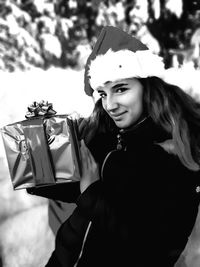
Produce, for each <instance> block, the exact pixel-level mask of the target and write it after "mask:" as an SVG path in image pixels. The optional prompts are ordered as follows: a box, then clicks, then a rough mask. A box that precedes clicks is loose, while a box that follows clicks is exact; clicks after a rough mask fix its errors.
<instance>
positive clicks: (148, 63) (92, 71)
mask: <svg viewBox="0 0 200 267" xmlns="http://www.w3.org/2000/svg"><path fill="white" fill-rule="evenodd" d="M151 76H156V77H159V78H163V77H164V63H163V61H162V58H161V57H159V56H158V55H156V54H153V53H152V52H151V51H150V50H138V51H136V52H132V51H130V50H120V51H116V52H114V51H112V50H111V49H109V50H108V51H107V52H106V54H104V55H98V56H97V57H96V58H95V59H94V60H92V61H91V63H90V66H89V71H88V78H89V82H90V86H91V87H92V88H93V89H94V90H95V89H97V88H98V87H99V86H103V85H104V84H105V82H108V81H112V82H113V81H117V80H121V79H127V78H147V77H151Z"/></svg>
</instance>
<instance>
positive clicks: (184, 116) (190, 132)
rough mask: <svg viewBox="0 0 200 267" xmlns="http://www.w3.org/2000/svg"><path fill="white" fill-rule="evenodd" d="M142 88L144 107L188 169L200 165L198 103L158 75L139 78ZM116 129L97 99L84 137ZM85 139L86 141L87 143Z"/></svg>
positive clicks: (199, 167) (196, 167)
mask: <svg viewBox="0 0 200 267" xmlns="http://www.w3.org/2000/svg"><path fill="white" fill-rule="evenodd" d="M138 80H139V81H140V82H141V83H142V85H143V88H144V91H143V101H144V109H145V112H146V113H147V114H148V116H150V117H151V119H152V120H153V121H154V123H155V124H157V125H159V126H160V127H161V128H162V129H163V130H164V131H166V132H167V133H169V134H170V136H171V137H172V144H173V148H174V150H175V152H176V154H177V156H178V157H179V159H180V161H181V162H182V164H183V165H184V166H186V167H187V168H188V169H191V170H194V171H197V170H199V169H200V103H198V102H197V101H196V100H195V99H193V97H192V96H190V95H189V94H187V93H186V92H184V91H183V90H182V89H181V88H180V87H178V86H176V85H172V84H168V83H166V82H165V81H163V80H162V79H160V78H158V77H149V78H139V79H138ZM114 129H116V126H115V124H114V122H113V120H112V119H111V118H110V117H109V115H108V114H107V113H106V111H105V110H104V109H103V107H102V101H101V99H99V100H98V101H97V102H96V104H95V107H94V110H93V113H92V115H91V116H90V117H89V118H88V120H87V125H86V128H85V134H84V135H85V137H86V139H87V142H89V141H90V140H91V139H92V138H93V136H94V135H95V134H96V133H100V132H106V131H112V130H114ZM87 142H86V143H87Z"/></svg>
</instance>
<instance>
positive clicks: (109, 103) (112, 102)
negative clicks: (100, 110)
mask: <svg viewBox="0 0 200 267" xmlns="http://www.w3.org/2000/svg"><path fill="white" fill-rule="evenodd" d="M117 107H118V104H117V101H116V99H115V98H114V97H107V98H106V109H107V110H108V111H112V110H114V109H116V108H117Z"/></svg>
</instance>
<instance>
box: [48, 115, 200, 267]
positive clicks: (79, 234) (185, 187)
mask: <svg viewBox="0 0 200 267" xmlns="http://www.w3.org/2000/svg"><path fill="white" fill-rule="evenodd" d="M119 138H120V139H121V144H122V149H121V150H116V145H117V133H116V134H115V133H112V134H105V135H104V134H101V135H99V136H96V137H95V138H94V139H93V141H92V142H91V144H90V147H89V148H90V150H91V152H92V153H93V155H94V157H95V159H96V160H97V162H99V164H100V167H101V170H102V177H101V180H100V181H98V182H95V183H93V184H92V185H91V186H89V187H88V188H87V189H86V191H85V192H84V193H83V194H81V195H80V196H79V197H78V199H77V202H76V204H77V208H76V209H75V211H74V212H73V214H72V215H71V217H70V218H69V219H68V220H66V221H65V222H64V223H63V224H62V226H61V227H60V229H59V231H58V234H57V237H56V248H55V251H54V252H53V254H52V256H51V258H50V260H49V263H48V264H47V265H46V267H51V266H56V267H59V266H60V267H61V266H65V267H69V266H70V267H71V266H74V264H75V262H76V261H77V258H78V256H79V254H80V251H81V249H82V243H83V239H84V234H85V231H86V229H87V227H88V223H89V222H90V221H91V222H92V224H91V226H90V229H89V231H88V234H87V238H86V241H85V242H84V247H83V251H82V256H81V257H80V259H79V261H78V263H77V267H100V266H101V267H111V266H115V267H118V266H137V267H146V266H154V267H172V266H173V265H174V264H175V262H176V261H177V259H178V257H179V256H180V253H181V252H182V251H183V249H184V247H185V245H186V243H187V240H188V237H189V235H190V233H191V230H192V228H193V225H194V222H195V218H196V215H197V211H198V204H199V195H198V193H197V192H196V187H197V186H198V185H199V184H198V182H199V181H198V179H199V178H198V177H199V172H193V171H191V170H189V169H187V168H186V167H185V166H183V164H182V163H181V162H180V160H179V158H178V157H177V156H176V155H174V154H170V153H168V152H166V151H165V150H164V149H163V148H162V147H161V146H160V145H158V144H157V143H158V142H163V141H165V140H166V139H167V138H169V136H168V135H166V134H165V133H164V132H163V131H162V130H161V129H159V128H158V127H157V126H155V125H154V123H153V122H152V121H151V119H146V120H145V121H144V122H143V123H141V124H139V125H137V126H136V127H134V128H133V129H130V130H129V131H126V132H124V133H121V137H118V139H119ZM113 150H114V151H113ZM110 151H113V152H111V153H110V154H109V155H108V156H107V158H106V160H105V161H104V159H105V157H106V155H107V154H108V153H109V152H110ZM102 165H103V166H102Z"/></svg>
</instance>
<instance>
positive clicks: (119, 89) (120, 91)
mask: <svg viewBox="0 0 200 267" xmlns="http://www.w3.org/2000/svg"><path fill="white" fill-rule="evenodd" d="M126 90H128V88H118V89H117V90H116V92H117V93H123V92H125V91H126Z"/></svg>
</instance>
